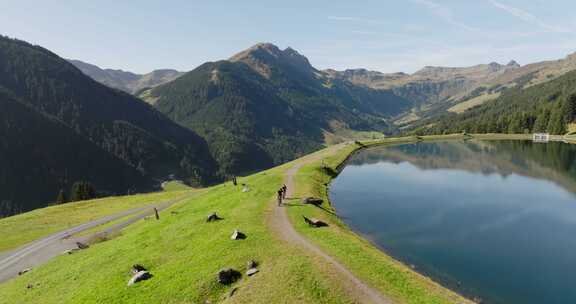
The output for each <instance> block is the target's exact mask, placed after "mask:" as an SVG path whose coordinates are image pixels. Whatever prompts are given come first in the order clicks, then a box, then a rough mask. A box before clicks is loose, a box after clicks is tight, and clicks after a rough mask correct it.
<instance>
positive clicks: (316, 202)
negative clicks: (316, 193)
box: [302, 197, 323, 206]
mask: <svg viewBox="0 0 576 304" xmlns="http://www.w3.org/2000/svg"><path fill="white" fill-rule="evenodd" d="M322 202H323V200H322V199H320V198H316V197H305V198H303V199H302V204H308V205H314V206H320V205H322Z"/></svg>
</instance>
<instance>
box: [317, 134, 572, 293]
mask: <svg viewBox="0 0 576 304" xmlns="http://www.w3.org/2000/svg"><path fill="white" fill-rule="evenodd" d="M447 140H483V141H490V140H519V141H527V140H532V135H531V134H471V135H464V134H452V135H437V136H411V137H399V138H389V139H383V140H377V141H365V142H356V144H357V147H356V148H355V149H353V150H351V151H348V153H347V154H346V155H340V159H335V160H333V162H332V163H331V165H332V166H334V168H335V170H334V173H335V174H327V176H326V177H327V178H328V182H327V183H326V188H325V189H324V190H323V191H324V192H325V197H326V199H327V202H328V204H329V205H330V207H331V208H332V209H333V210H334V211H335V212H336V211H337V210H336V208H335V207H334V205H333V203H332V198H331V197H330V195H329V193H328V192H329V191H328V189H329V187H330V186H331V183H332V181H333V180H334V179H336V177H338V175H339V174H340V173H341V172H342V170H343V169H344V168H345V167H346V165H347V163H348V162H349V160H350V159H351V158H352V157H353V156H354V155H356V154H357V153H360V152H362V151H364V150H366V149H369V148H374V147H379V146H396V145H404V144H415V143H418V142H433V141H447ZM550 141H551V142H553V141H561V142H564V143H568V144H572V143H573V142H572V141H570V140H566V138H565V137H564V136H552V137H551V140H550ZM339 153H341V152H339ZM336 215H337V216H338V217H339V219H340V220H341V221H342V223H344V226H345V227H346V228H347V229H349V230H350V231H351V232H352V233H354V234H356V235H358V237H360V238H362V239H364V240H365V241H366V242H368V243H370V244H371V245H372V246H373V247H375V248H377V249H378V250H379V251H380V252H381V253H382V254H384V255H387V256H390V257H391V258H393V259H394V260H396V261H398V262H399V263H401V264H402V265H403V266H404V267H405V268H408V269H410V271H413V272H416V273H417V274H419V275H421V276H423V277H425V278H427V279H430V280H432V281H433V282H434V283H436V284H438V285H440V286H442V287H443V288H446V289H448V290H450V291H452V292H454V293H457V294H459V295H460V296H462V297H465V298H467V299H468V300H470V301H478V300H480V299H481V297H479V293H478V292H476V291H475V290H476V289H477V288H475V287H466V286H464V285H461V283H460V282H459V281H458V280H456V279H451V276H450V275H447V274H444V273H443V272H441V271H426V270H425V269H423V268H421V267H415V266H414V265H412V264H411V263H410V259H407V258H402V257H400V256H399V255H396V254H392V253H391V252H390V250H389V249H387V248H385V247H384V246H381V245H379V244H377V242H376V241H375V240H374V239H373V238H372V237H370V236H369V235H366V234H364V233H362V232H360V231H359V230H356V229H354V228H352V227H351V226H350V225H349V224H346V223H345V222H344V220H343V219H342V218H341V217H340V215H339V213H338V212H336ZM442 277H445V278H446V279H442Z"/></svg>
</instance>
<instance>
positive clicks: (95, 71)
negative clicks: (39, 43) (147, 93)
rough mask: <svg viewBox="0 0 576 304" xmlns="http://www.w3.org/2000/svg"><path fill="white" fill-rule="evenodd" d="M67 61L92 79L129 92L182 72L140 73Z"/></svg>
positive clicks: (173, 77) (155, 84)
mask: <svg viewBox="0 0 576 304" xmlns="http://www.w3.org/2000/svg"><path fill="white" fill-rule="evenodd" d="M68 61H69V62H70V63H72V64H73V65H74V66H76V67H77V68H78V69H80V71H82V73H84V74H86V75H88V76H90V77H91V78H92V79H94V80H96V81H98V82H100V83H102V84H104V85H107V86H109V87H111V88H115V89H120V90H122V91H124V92H128V93H131V94H134V93H137V92H138V91H140V90H142V89H149V88H153V87H155V86H157V85H160V84H163V83H166V82H169V81H172V80H174V79H176V78H178V77H180V76H182V74H184V73H183V72H179V71H176V70H170V69H162V70H154V71H152V72H150V73H148V74H144V75H141V74H135V73H132V72H126V71H122V70H112V69H102V68H99V67H98V66H95V65H93V64H89V63H86V62H82V61H80V60H73V59H68Z"/></svg>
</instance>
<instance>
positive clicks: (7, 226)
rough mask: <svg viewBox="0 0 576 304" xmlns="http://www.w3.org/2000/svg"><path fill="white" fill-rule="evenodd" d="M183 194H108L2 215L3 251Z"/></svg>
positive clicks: (1, 242) (0, 228) (0, 245)
mask: <svg viewBox="0 0 576 304" xmlns="http://www.w3.org/2000/svg"><path fill="white" fill-rule="evenodd" d="M184 195H186V193H184V192H166V193H152V194H138V195H131V196H118V197H109V198H102V199H95V200H89V201H81V202H74V203H68V204H62V205H56V206H51V207H47V208H42V209H37V210H34V211H31V212H27V213H23V214H20V215H16V216H12V217H7V218H3V219H0V234H1V235H2V237H1V238H0V252H2V251H7V250H10V249H14V248H17V247H19V246H21V245H24V244H26V243H28V242H31V241H34V240H37V239H39V238H42V237H44V236H48V235H50V234H52V233H56V232H58V231H61V230H64V229H66V228H70V227H74V226H77V225H80V224H83V223H86V222H89V221H93V220H96V219H99V218H102V217H105V216H107V215H112V214H115V213H118V212H122V211H125V210H130V209H133V208H138V207H143V206H146V205H148V204H152V203H155V202H159V201H169V200H173V199H178V198H180V197H183V196H184Z"/></svg>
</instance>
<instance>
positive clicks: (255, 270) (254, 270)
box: [246, 268, 260, 277]
mask: <svg viewBox="0 0 576 304" xmlns="http://www.w3.org/2000/svg"><path fill="white" fill-rule="evenodd" d="M258 272H260V270H258V268H250V269H248V270H246V275H247V276H249V277H251V276H253V275H255V274H257V273H258Z"/></svg>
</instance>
